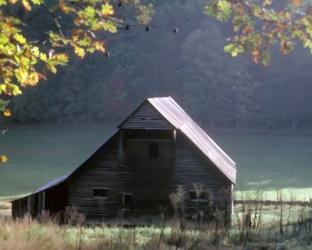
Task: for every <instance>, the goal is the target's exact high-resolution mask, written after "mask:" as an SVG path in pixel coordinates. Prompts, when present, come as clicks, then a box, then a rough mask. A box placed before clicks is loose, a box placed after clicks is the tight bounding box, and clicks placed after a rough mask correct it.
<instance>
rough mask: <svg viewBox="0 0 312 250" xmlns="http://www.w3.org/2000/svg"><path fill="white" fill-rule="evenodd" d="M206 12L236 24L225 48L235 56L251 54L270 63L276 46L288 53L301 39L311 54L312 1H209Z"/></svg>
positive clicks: (265, 63)
mask: <svg viewBox="0 0 312 250" xmlns="http://www.w3.org/2000/svg"><path fill="white" fill-rule="evenodd" d="M205 13H206V14H207V15H209V16H212V17H214V18H216V19H217V20H219V21H224V22H231V24H232V25H233V34H232V35H231V37H230V38H229V39H228V44H227V45H226V46H225V47H224V51H225V52H227V53H230V54H231V55H232V56H233V57H236V56H237V55H239V54H242V53H248V54H250V55H251V57H252V60H253V61H254V62H255V63H258V62H261V63H262V64H264V65H268V64H269V63H270V61H271V54H272V50H273V49H274V48H275V47H276V46H278V47H279V50H280V52H281V53H282V54H288V53H289V52H291V51H292V50H293V49H294V48H295V45H296V44H297V43H298V42H300V43H301V44H302V45H303V46H304V47H305V48H307V49H309V50H310V52H311V53H312V29H311V27H312V5H311V1H310V0H306V1H304V0H282V1H281V0H278V1H273V0H210V1H209V3H208V4H207V5H206V6H205Z"/></svg>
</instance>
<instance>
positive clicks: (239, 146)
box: [0, 125, 312, 200]
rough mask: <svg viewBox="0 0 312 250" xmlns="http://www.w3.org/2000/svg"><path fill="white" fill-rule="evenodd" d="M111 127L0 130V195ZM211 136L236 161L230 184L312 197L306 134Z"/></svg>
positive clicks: (67, 162) (60, 166)
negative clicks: (1, 157) (1, 156)
mask: <svg viewBox="0 0 312 250" xmlns="http://www.w3.org/2000/svg"><path fill="white" fill-rule="evenodd" d="M112 131H113V126H111V125H110V126H105V125H99V126H93V127H87V126H85V127H80V128H73V127H60V126H50V127H44V126H23V127H11V128H10V129H9V131H8V132H7V133H6V134H5V135H4V136H0V152H1V153H5V154H7V155H8V156H9V158H10V161H9V162H8V163H7V164H4V165H1V166H0V196H12V195H19V194H23V193H28V192H31V191H33V190H34V189H36V188H38V187H39V186H41V185H42V184H44V183H45V182H47V181H48V180H50V179H51V178H55V177H58V176H60V175H64V174H67V173H69V172H70V171H72V170H73V169H75V168H76V167H77V166H79V164H80V163H82V162H83V161H84V160H85V159H86V158H87V157H88V156H89V155H90V154H91V153H92V152H94V151H95V150H96V149H97V147H98V146H99V145H101V143H103V142H104V141H105V140H106V139H107V138H108V137H109V135H110V134H111V133H112ZM211 134H212V137H213V139H215V141H216V142H217V143H218V144H220V145H221V146H222V147H223V148H224V150H225V151H226V152H227V153H228V154H229V155H230V156H231V157H232V158H233V159H234V160H235V161H236V162H237V164H238V172H237V173H238V174H237V177H238V184H237V185H236V189H237V190H239V189H241V188H242V189H244V190H256V189H261V190H263V191H265V193H266V195H267V196H268V197H273V198H274V197H275V195H276V189H280V188H282V189H284V191H285V193H288V194H289V195H295V196H296V197H298V198H300V199H307V200H308V199H310V197H312V183H311V168H312V136H311V135H273V134H263V133H262V134H260V133H258V134H250V133H230V132H213V133H211Z"/></svg>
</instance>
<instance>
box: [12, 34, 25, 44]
mask: <svg viewBox="0 0 312 250" xmlns="http://www.w3.org/2000/svg"><path fill="white" fill-rule="evenodd" d="M14 39H15V40H16V41H17V42H19V43H20V44H25V43H26V38H25V37H24V36H23V35H22V34H18V33H16V34H15V35H14Z"/></svg>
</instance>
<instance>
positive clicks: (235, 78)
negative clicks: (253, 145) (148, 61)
mask: <svg viewBox="0 0 312 250" xmlns="http://www.w3.org/2000/svg"><path fill="white" fill-rule="evenodd" d="M222 40H224V37H223V34H222V33H221V32H220V30H219V29H218V28H217V26H216V25H213V24H209V25H207V24H204V25H201V27H199V28H197V29H195V30H194V31H193V32H192V33H191V34H190V35H189V36H188V37H187V38H186V40H185V42H184V44H183V47H182V51H183V59H184V62H185V63H184V65H185V67H184V69H183V75H184V77H183V87H184V92H185V93H187V95H186V99H187V100H189V103H190V104H189V105H190V107H191V108H192V110H193V112H192V113H194V114H195V115H196V116H197V118H198V119H200V120H201V121H203V122H205V123H206V124H210V126H211V127H213V126H214V125H215V124H216V123H222V124H223V126H224V125H225V126H228V125H230V126H235V124H236V123H237V122H239V121H243V120H244V119H246V117H247V115H248V109H249V107H250V104H251V103H250V102H251V99H250V96H251V94H252V92H253V90H254V87H255V85H256V83H255V82H254V81H253V80H252V78H251V76H250V74H249V73H248V72H247V65H246V62H245V61H244V60H240V61H239V63H237V62H234V61H231V60H229V59H228V58H227V56H226V55H225V54H224V53H222V43H220V41H222ZM203 110H204V111H205V112H204V115H203Z"/></svg>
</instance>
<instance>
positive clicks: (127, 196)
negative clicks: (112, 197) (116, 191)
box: [122, 193, 133, 211]
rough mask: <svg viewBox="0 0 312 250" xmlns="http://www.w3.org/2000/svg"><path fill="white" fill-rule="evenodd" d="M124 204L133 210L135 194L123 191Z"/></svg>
mask: <svg viewBox="0 0 312 250" xmlns="http://www.w3.org/2000/svg"><path fill="white" fill-rule="evenodd" d="M122 206H123V207H124V208H126V209H128V210H130V211H132V210H133V194H132V193H122Z"/></svg>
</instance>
